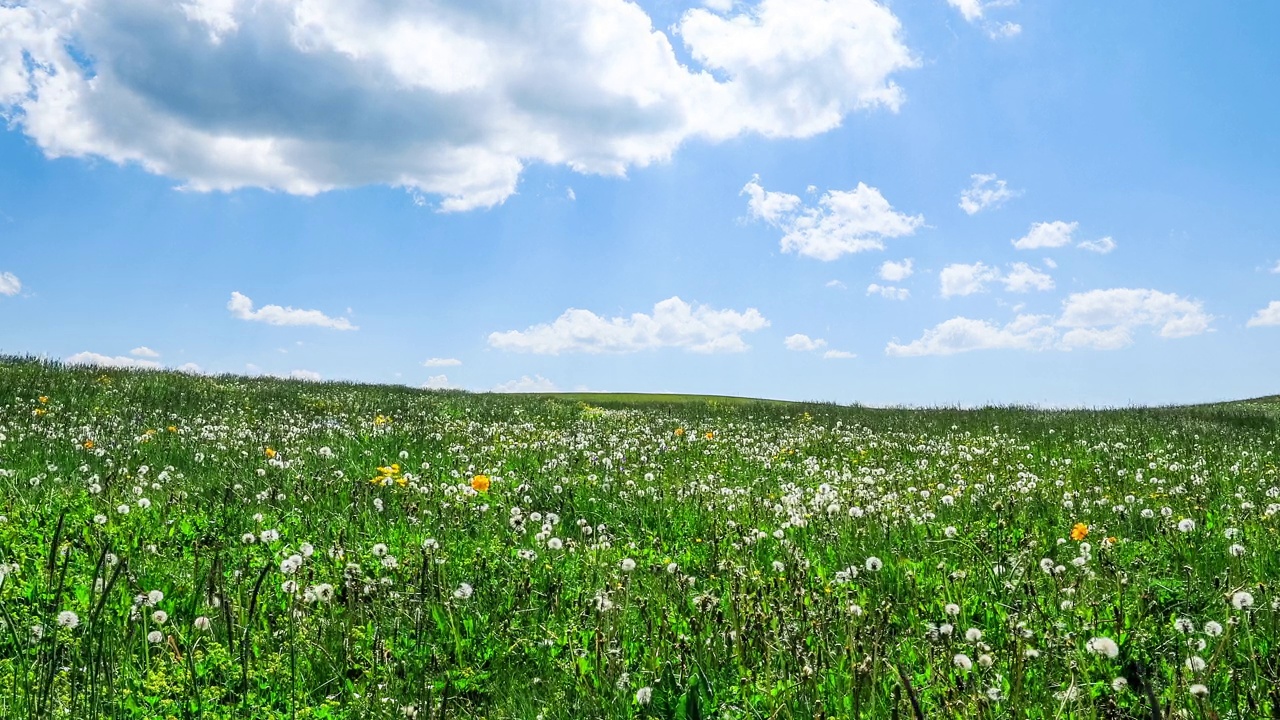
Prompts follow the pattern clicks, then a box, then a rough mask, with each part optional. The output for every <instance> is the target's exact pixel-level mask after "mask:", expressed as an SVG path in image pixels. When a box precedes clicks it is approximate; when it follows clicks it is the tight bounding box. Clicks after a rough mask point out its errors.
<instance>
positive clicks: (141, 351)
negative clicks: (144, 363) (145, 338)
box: [129, 345, 160, 358]
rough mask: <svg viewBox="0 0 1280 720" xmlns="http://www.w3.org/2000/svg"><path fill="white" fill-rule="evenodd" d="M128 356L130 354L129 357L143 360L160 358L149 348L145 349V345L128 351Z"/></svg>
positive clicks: (158, 354)
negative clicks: (142, 358)
mask: <svg viewBox="0 0 1280 720" xmlns="http://www.w3.org/2000/svg"><path fill="white" fill-rule="evenodd" d="M129 354H130V355H132V356H134V357H144V358H158V357H160V353H158V352H156V351H155V350H152V349H151V348H149V347H147V346H146V345H142V346H140V347H136V348H134V349H132V350H130V351H129Z"/></svg>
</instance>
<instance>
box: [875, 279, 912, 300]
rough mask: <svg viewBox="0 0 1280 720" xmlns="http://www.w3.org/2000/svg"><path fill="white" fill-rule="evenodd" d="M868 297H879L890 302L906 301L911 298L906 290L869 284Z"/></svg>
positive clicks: (909, 292)
mask: <svg viewBox="0 0 1280 720" xmlns="http://www.w3.org/2000/svg"><path fill="white" fill-rule="evenodd" d="M867 294H868V295H879V296H880V297H883V298H888V299H890V300H906V299H908V298H910V297H911V291H910V290H908V289H906V288H900V287H893V286H892V285H877V284H876V283H871V284H870V285H868V286H867Z"/></svg>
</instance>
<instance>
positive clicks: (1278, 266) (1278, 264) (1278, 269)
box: [1271, 261, 1280, 275]
mask: <svg viewBox="0 0 1280 720" xmlns="http://www.w3.org/2000/svg"><path fill="white" fill-rule="evenodd" d="M1271 272H1273V273H1275V274H1277V275H1280V261H1277V262H1276V266H1275V267H1273V268H1271Z"/></svg>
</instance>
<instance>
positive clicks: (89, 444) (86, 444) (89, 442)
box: [84, 440, 93, 450]
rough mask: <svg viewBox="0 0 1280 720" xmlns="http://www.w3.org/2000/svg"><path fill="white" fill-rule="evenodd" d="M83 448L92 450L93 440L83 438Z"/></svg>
mask: <svg viewBox="0 0 1280 720" xmlns="http://www.w3.org/2000/svg"><path fill="white" fill-rule="evenodd" d="M84 449H85V450H92V449H93V441H92V440H85V441H84Z"/></svg>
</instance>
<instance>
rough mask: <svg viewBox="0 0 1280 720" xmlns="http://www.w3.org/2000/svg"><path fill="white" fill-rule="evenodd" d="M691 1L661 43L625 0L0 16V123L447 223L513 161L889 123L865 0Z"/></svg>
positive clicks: (886, 21) (880, 25)
mask: <svg viewBox="0 0 1280 720" xmlns="http://www.w3.org/2000/svg"><path fill="white" fill-rule="evenodd" d="M711 5H712V6H713V8H714V9H704V8H693V9H689V10H687V11H686V12H685V13H684V14H683V15H682V16H681V17H680V19H679V20H678V22H676V23H675V25H674V26H673V27H672V32H671V35H670V36H669V35H668V34H667V33H666V32H663V31H661V30H656V29H655V28H654V27H653V20H652V18H651V17H650V16H649V15H648V14H646V12H645V11H644V10H643V9H642V8H641V7H640V5H639V4H638V3H634V2H629V1H627V0H572V1H566V0H527V1H525V2H514V3H506V4H504V5H503V6H502V11H501V12H495V11H494V8H493V6H491V5H490V4H486V3H476V2H473V1H472V0H439V1H438V2H430V3H425V2H417V3H388V2H385V0H254V1H252V2H250V1H249V0H186V2H182V3H175V2H171V1H170V0H128V1H127V2H126V1H122V0H39V1H38V2H32V3H30V4H27V3H24V2H22V0H19V2H18V3H14V2H5V3H0V28H3V31H0V114H4V115H6V116H7V117H8V118H10V119H11V123H12V125H13V126H15V127H17V128H19V129H20V130H21V131H22V132H24V133H25V134H26V135H27V136H28V137H29V138H31V139H32V141H33V142H34V144H35V145H36V146H37V147H39V148H40V149H41V150H42V151H43V152H44V153H45V155H46V156H49V157H67V156H70V157H99V158H105V159H107V160H109V161H111V162H115V163H120V164H126V163H127V164H136V165H138V166H140V167H141V168H143V169H144V170H146V171H148V172H151V173H155V174H160V175H164V176H167V177H172V178H176V179H177V180H178V181H179V182H181V183H182V186H183V187H184V188H187V189H190V190H194V191H214V190H232V189H235V188H241V187H260V188H269V189H276V190H283V191H285V192H289V193H297V194H304V195H310V194H315V193H319V192H324V191H327V190H330V189H334V188H341V187H351V186H358V185H366V184H384V185H390V186H395V187H403V188H406V189H408V190H410V191H411V192H412V193H414V194H415V197H421V195H422V194H427V195H436V196H440V197H441V198H442V202H441V203H440V208H441V209H442V210H446V211H458V210H466V209H471V208H476V207H487V206H492V205H494V204H496V203H500V202H502V201H504V200H505V199H506V198H507V197H509V196H510V195H511V194H512V193H514V192H515V191H516V187H517V184H518V181H519V179H520V176H521V174H522V172H523V170H524V168H525V167H526V166H527V165H530V164H535V163H537V164H547V165H557V166H565V167H568V168H570V169H572V170H574V171H577V172H581V173H599V174H609V175H618V174H622V173H625V172H626V171H627V170H628V169H629V168H632V167H637V166H644V165H647V164H650V163H653V162H661V161H665V160H667V159H668V158H670V157H671V155H672V154H673V153H674V152H675V151H676V150H677V149H678V148H679V147H680V146H681V144H683V143H685V142H687V141H689V140H691V139H702V140H707V141H711V142H716V141H722V140H725V139H728V138H732V137H736V136H740V135H742V134H744V133H756V134H760V135H763V136H765V137H809V136H812V135H815V134H818V133H822V132H825V131H828V130H831V129H833V128H835V127H838V126H839V125H840V124H841V122H842V120H843V119H844V118H845V117H846V116H848V115H849V114H850V113H853V112H856V111H860V110H864V109H872V108H880V107H882V108H887V109H889V110H891V111H894V110H896V109H897V108H898V107H899V106H900V105H901V104H902V102H903V100H904V94H903V92H902V90H901V88H900V87H899V86H898V85H897V84H896V83H895V82H894V80H893V77H894V76H895V75H896V74H897V73H899V72H900V71H903V70H906V69H909V68H912V67H915V66H917V65H918V64H919V63H918V61H917V60H916V59H915V58H914V57H913V56H912V54H911V52H910V50H909V49H908V48H907V47H906V46H905V44H904V43H903V39H902V27H901V24H900V22H899V21H898V18H897V17H895V16H894V14H893V13H892V12H891V11H890V10H889V9H888V8H887V7H886V6H885V5H882V4H880V3H878V2H875V1H874V0H759V2H754V3H750V4H747V3H743V4H741V6H740V7H739V9H738V10H737V11H736V12H733V7H731V4H730V3H729V2H727V0H712V2H711ZM673 39H674V40H676V41H677V42H680V43H682V44H683V45H684V49H685V50H686V51H687V53H681V54H678V53H677V52H676V48H675V47H673V45H672V41H673ZM682 56H684V57H688V58H691V62H689V63H688V64H685V63H684V62H682V60H681V57H682Z"/></svg>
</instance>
